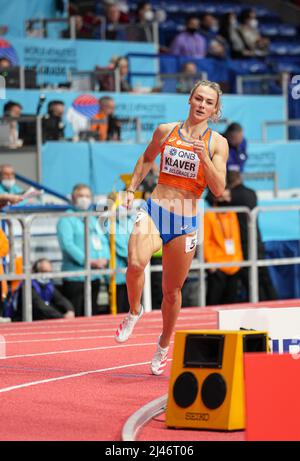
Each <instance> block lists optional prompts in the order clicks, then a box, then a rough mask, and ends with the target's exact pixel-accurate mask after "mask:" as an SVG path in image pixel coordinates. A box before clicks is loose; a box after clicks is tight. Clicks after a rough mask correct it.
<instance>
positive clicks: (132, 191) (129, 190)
mask: <svg viewBox="0 0 300 461" xmlns="http://www.w3.org/2000/svg"><path fill="white" fill-rule="evenodd" d="M126 192H131V193H132V194H135V191H134V190H131V189H127V190H126Z"/></svg>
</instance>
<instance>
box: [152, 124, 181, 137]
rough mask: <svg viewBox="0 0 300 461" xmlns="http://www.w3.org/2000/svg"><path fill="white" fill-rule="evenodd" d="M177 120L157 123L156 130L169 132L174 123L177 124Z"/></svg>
mask: <svg viewBox="0 0 300 461" xmlns="http://www.w3.org/2000/svg"><path fill="white" fill-rule="evenodd" d="M178 124H179V122H170V123H161V124H160V125H158V127H157V130H158V131H159V132H160V133H161V134H162V135H166V134H168V133H170V131H171V130H173V129H174V128H175V126H176V125H178Z"/></svg>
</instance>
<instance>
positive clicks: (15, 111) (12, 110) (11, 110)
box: [3, 101, 23, 149]
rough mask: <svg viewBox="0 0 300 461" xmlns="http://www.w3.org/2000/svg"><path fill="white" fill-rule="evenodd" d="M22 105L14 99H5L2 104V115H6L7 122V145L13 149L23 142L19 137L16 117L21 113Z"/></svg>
mask: <svg viewBox="0 0 300 461" xmlns="http://www.w3.org/2000/svg"><path fill="white" fill-rule="evenodd" d="M22 109H23V108H22V105H21V104H19V103H18V102H15V101H7V103H5V104H4V106H3V117H7V118H8V119H12V120H8V124H9V140H8V144H9V147H10V148H12V149H15V148H17V147H21V146H22V144H23V142H22V140H21V139H19V127H18V121H17V119H18V118H20V117H21V115H22Z"/></svg>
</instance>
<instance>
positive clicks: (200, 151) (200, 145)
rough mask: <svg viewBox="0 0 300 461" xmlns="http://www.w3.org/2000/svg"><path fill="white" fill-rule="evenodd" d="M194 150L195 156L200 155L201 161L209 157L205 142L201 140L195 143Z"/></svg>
mask: <svg viewBox="0 0 300 461" xmlns="http://www.w3.org/2000/svg"><path fill="white" fill-rule="evenodd" d="M193 149H194V152H195V154H197V155H198V157H199V159H200V160H203V159H204V158H205V156H206V155H207V153H206V148H205V142H204V141H201V140H197V141H195V142H194V145H193Z"/></svg>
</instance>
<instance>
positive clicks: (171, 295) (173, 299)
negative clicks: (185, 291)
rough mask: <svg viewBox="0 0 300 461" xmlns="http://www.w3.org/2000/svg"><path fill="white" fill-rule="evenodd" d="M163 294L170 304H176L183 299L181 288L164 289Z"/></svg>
mask: <svg viewBox="0 0 300 461" xmlns="http://www.w3.org/2000/svg"><path fill="white" fill-rule="evenodd" d="M162 292H163V299H164V301H166V302H167V303H168V304H176V303H177V302H178V301H179V300H180V299H181V288H179V287H175V288H168V287H164V286H163V289H162Z"/></svg>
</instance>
